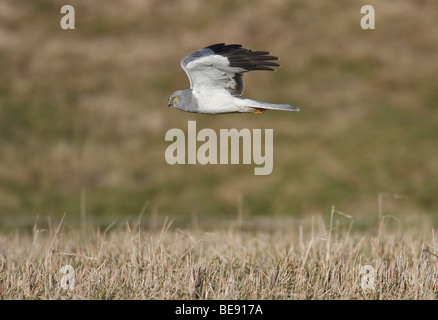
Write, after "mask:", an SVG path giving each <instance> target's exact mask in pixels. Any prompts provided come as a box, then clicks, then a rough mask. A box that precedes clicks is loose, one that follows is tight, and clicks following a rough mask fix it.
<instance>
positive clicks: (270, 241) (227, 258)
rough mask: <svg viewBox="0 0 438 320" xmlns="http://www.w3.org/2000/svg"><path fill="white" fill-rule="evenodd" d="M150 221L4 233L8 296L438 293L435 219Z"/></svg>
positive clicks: (3, 276)
mask: <svg viewBox="0 0 438 320" xmlns="http://www.w3.org/2000/svg"><path fill="white" fill-rule="evenodd" d="M409 219H411V220H409ZM146 220H147V219H142V218H141V216H140V217H139V219H137V220H136V221H132V222H129V221H125V222H115V223H113V224H112V225H110V226H108V228H106V229H105V230H101V229H100V228H99V227H95V228H93V227H91V226H90V225H88V226H83V227H82V228H73V227H71V226H69V225H68V224H66V223H65V221H64V218H63V219H61V220H60V221H57V222H56V223H55V222H51V223H50V224H49V225H48V227H47V228H44V229H42V228H40V227H38V222H36V223H35V225H34V229H33V233H29V232H25V233H20V232H15V233H10V234H7V235H6V234H3V235H1V236H0V244H1V246H0V260H1V265H0V299H237V300H245V299H294V300H296V299H437V298H438V255H437V253H438V251H437V249H438V247H437V245H438V242H437V241H436V239H435V231H434V229H433V228H432V227H431V224H430V221H427V217H422V219H421V221H420V220H418V219H415V220H412V217H411V218H409V216H408V217H398V218H397V217H394V216H383V217H382V218H380V220H379V219H378V217H376V224H375V225H370V226H368V227H367V228H365V229H362V230H361V228H357V227H354V218H353V217H351V216H349V215H345V214H343V213H342V212H339V211H337V210H335V209H334V208H333V209H332V211H331V214H330V218H329V220H328V223H327V221H324V219H322V217H308V218H305V219H303V220H299V219H286V218H283V219H282V220H275V219H274V220H268V219H261V218H254V219H249V220H245V219H242V218H241V217H238V219H236V220H230V221H225V222H223V223H222V224H221V225H217V224H216V225H215V226H212V225H200V224H199V222H198V220H197V219H194V220H193V221H192V226H191V227H186V228H176V227H173V226H172V220H169V219H168V218H165V219H164V220H163V219H159V218H157V217H156V216H155V217H154V216H152V217H150V218H149V220H148V221H146ZM391 220H392V221H391ZM378 221H379V222H378ZM394 221H395V222H396V223H394ZM377 222H378V223H377ZM391 222H392V223H391ZM65 265H71V266H72V268H73V269H72V270H70V271H69V272H67V273H66V272H65V271H62V267H63V266H65ZM364 268H365V269H364ZM366 268H372V271H371V272H373V274H372V275H371V274H369V273H367V270H366ZM61 271H62V272H61ZM70 272H71V273H70ZM69 275H74V279H73V281H72V280H70V281H71V282H66V283H63V282H62V278H63V277H68V276H69ZM369 277H372V278H373V280H372V282H370V278H369ZM70 279H72V278H70ZM367 279H368V280H367ZM362 281H364V282H362ZM69 284H70V285H71V286H72V287H71V288H70V287H68V285H69ZM66 285H67V286H66Z"/></svg>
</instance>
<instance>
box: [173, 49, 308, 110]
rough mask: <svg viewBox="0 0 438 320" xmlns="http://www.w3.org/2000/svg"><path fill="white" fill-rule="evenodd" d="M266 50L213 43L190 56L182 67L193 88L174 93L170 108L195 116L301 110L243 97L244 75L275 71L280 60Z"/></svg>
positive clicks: (183, 62)
mask: <svg viewBox="0 0 438 320" xmlns="http://www.w3.org/2000/svg"><path fill="white" fill-rule="evenodd" d="M269 54H270V52H267V51H251V50H250V49H246V48H242V45H240V44H229V45H225V44H224V43H218V44H213V45H211V46H208V47H205V48H203V49H201V50H198V51H195V52H193V53H191V54H189V55H188V56H187V57H185V58H184V59H183V60H182V61H181V67H182V68H183V69H184V71H185V72H186V73H187V76H188V77H189V80H190V89H186V90H178V91H175V92H174V93H173V94H172V95H171V96H170V98H169V101H168V106H169V107H174V108H176V109H180V110H183V111H187V112H195V113H211V114H217V113H234V112H250V113H262V112H264V111H265V110H286V111H299V110H300V109H299V108H297V107H292V106H290V105H288V104H274V103H269V102H262V101H255V100H251V99H245V98H242V97H241V96H242V93H243V89H244V85H243V75H244V73H246V72H249V71H253V70H269V71H274V69H273V68H272V67H278V66H279V64H278V63H276V62H273V60H278V58H277V57H274V56H271V55H269Z"/></svg>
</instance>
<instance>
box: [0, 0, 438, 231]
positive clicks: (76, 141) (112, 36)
mask: <svg viewBox="0 0 438 320" xmlns="http://www.w3.org/2000/svg"><path fill="white" fill-rule="evenodd" d="M64 4H70V5H72V6H74V8H75V13H76V14H75V15H76V29H75V30H63V29H61V27H60V20H61V18H62V16H63V15H62V14H61V13H60V9H61V7H62V5H64ZM365 4H370V5H373V6H374V8H375V11H376V29H375V30H362V29H361V28H360V19H361V18H362V14H361V13H360V8H361V7H362V6H363V5H365ZM217 42H226V43H241V44H242V45H244V46H245V47H247V48H251V49H253V50H268V51H271V52H272V54H273V55H276V56H279V57H280V59H281V60H280V63H281V65H282V67H281V68H280V69H279V70H278V71H277V72H275V73H269V72H254V73H250V74H248V75H246V77H245V80H246V82H245V84H246V90H245V93H244V96H245V97H250V98H253V99H256V100H265V101H272V102H277V103H289V104H291V105H294V106H298V107H300V108H301V112H299V113H286V112H267V113H265V114H263V115H252V114H235V115H218V116H211V115H198V114H190V113H184V112H181V111H178V110H174V109H169V108H168V107H167V98H168V96H169V95H170V94H171V93H172V92H173V91H175V90H177V89H185V88H188V86H189V82H188V79H187V77H186V75H185V73H184V71H183V70H182V69H181V68H180V61H181V59H182V58H183V57H184V56H186V55H187V54H189V53H191V52H192V51H195V50H198V49H200V48H202V47H205V46H207V45H210V44H213V43H217ZM437 51H438V3H437V2H436V1H432V0H430V1H427V0H423V1H413V0H412V1H393V2H388V1H366V2H363V1H350V0H349V1H347V0H345V1H337V2H336V4H335V3H331V2H328V1H327V2H321V1H313V0H312V1H309V0H301V1H298V0H297V1H282V0H275V1H249V0H247V1H231V0H227V1H201V0H186V1H170V0H169V1H164V0H160V1H151V0H149V1H148V0H145V1H144V0H129V1H128V0H125V1H103V0H94V1H84V0H71V1H55V0H53V1H49V0H33V1H25V0H3V1H1V2H0V222H1V223H2V224H3V225H10V224H17V225H18V224H23V223H24V224H28V223H30V224H32V222H33V221H34V218H35V216H36V215H40V216H57V215H61V214H63V213H64V212H65V213H67V215H68V216H70V217H76V216H79V212H80V194H81V190H82V192H85V194H86V210H87V216H88V217H93V218H95V219H96V220H98V221H106V219H114V218H117V217H125V216H137V215H138V213H139V211H140V209H141V208H142V206H143V204H144V203H145V201H149V203H150V206H149V208H148V210H151V211H155V212H158V213H159V214H161V215H168V216H177V217H179V219H181V221H182V220H184V219H185V217H190V216H191V215H193V214H196V215H197V216H198V217H199V218H200V219H203V218H207V217H214V216H216V217H222V216H226V215H233V216H234V215H235V214H236V210H237V209H236V208H237V206H238V196H239V195H241V196H242V199H243V209H244V211H245V214H247V215H262V214H263V215H270V216H275V215H297V216H299V215H309V214H315V213H322V212H328V211H329V210H330V207H331V205H332V204H335V205H336V207H337V208H339V210H342V211H344V212H347V213H350V214H356V215H368V214H375V213H376V210H377V197H378V194H379V193H381V192H386V193H397V194H402V195H404V196H405V197H407V199H405V200H397V201H390V202H391V203H392V204H388V205H387V206H386V207H385V208H386V210H392V209H391V208H393V210H398V211H404V212H407V213H418V212H422V213H427V214H430V215H437V213H438V198H437V195H438V64H437ZM188 120H196V121H197V126H198V130H199V129H201V128H204V127H209V128H213V129H215V130H219V129H220V128H237V129H241V128H250V129H252V128H261V129H264V128H273V129H274V170H273V172H272V174H271V175H269V176H254V174H253V167H254V165H207V166H202V165H192V166H189V165H185V166H170V165H168V164H167V163H166V162H165V159H164V152H165V149H166V147H167V146H168V145H169V143H168V142H165V141H164V135H165V133H166V131H167V130H168V129H170V128H181V129H183V130H186V128H187V121H188ZM393 202H394V203H393Z"/></svg>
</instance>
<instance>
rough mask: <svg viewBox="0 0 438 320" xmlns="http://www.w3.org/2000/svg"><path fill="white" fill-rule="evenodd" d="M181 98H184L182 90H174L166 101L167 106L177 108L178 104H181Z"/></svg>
mask: <svg viewBox="0 0 438 320" xmlns="http://www.w3.org/2000/svg"><path fill="white" fill-rule="evenodd" d="M183 100H184V94H183V92H182V90H178V91H175V92H174V93H172V95H171V96H170V97H169V101H167V106H168V107H173V108H177V109H179V108H178V106H181V105H182V103H183Z"/></svg>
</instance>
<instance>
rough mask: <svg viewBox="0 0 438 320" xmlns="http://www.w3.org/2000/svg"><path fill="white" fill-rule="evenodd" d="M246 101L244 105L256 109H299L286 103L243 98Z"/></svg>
mask: <svg viewBox="0 0 438 320" xmlns="http://www.w3.org/2000/svg"><path fill="white" fill-rule="evenodd" d="M244 100H245V102H246V105H247V106H248V107H252V108H257V109H266V110H284V111H300V108H298V107H293V106H291V105H288V104H276V103H269V102H263V101H255V100H251V99H244Z"/></svg>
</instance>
